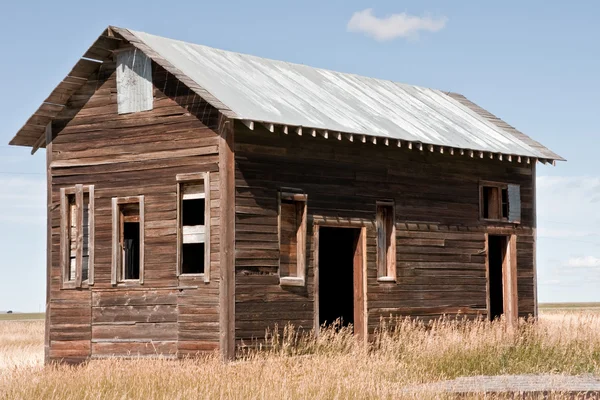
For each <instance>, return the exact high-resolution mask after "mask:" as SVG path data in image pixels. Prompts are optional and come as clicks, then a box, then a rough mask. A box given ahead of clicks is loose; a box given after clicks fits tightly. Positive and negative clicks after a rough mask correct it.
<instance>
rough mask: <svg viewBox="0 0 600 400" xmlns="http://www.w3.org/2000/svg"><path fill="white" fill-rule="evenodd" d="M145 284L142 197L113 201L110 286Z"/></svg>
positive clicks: (121, 198) (117, 198)
mask: <svg viewBox="0 0 600 400" xmlns="http://www.w3.org/2000/svg"><path fill="white" fill-rule="evenodd" d="M122 282H134V283H139V284H143V283H144V196H133V197H113V199H112V266H111V283H112V284H113V285H116V284H118V283H122Z"/></svg>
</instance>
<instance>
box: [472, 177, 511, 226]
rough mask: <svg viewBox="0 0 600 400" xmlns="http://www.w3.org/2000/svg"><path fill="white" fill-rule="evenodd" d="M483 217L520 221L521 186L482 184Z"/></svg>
mask: <svg viewBox="0 0 600 400" xmlns="http://www.w3.org/2000/svg"><path fill="white" fill-rule="evenodd" d="M480 192H481V204H480V205H481V218H482V219H485V220H491V221H507V222H513V223H518V222H520V220H521V192H520V186H519V185H514V184H502V183H484V184H482V185H481V189H480Z"/></svg>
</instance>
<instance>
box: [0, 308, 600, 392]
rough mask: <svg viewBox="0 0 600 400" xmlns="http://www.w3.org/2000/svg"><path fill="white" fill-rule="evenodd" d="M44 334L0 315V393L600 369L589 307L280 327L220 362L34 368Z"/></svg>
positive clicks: (275, 385) (250, 387)
mask: <svg viewBox="0 0 600 400" xmlns="http://www.w3.org/2000/svg"><path fill="white" fill-rule="evenodd" d="M43 336H44V329H43V321H41V320H40V321H3V322H0V399H31V398H35V399H61V400H62V399H86V398H87V399H92V398H93V399H97V398H102V399H188V398H239V399H263V398H264V399H271V398H272V399H281V398H294V399H296V398H301V399H302V398H311V399H312V398H361V399H363V398H406V397H411V398H422V397H423V395H422V394H421V395H411V394H407V393H406V392H405V391H404V388H405V387H406V386H407V385H411V384H416V383H424V382H433V381H439V380H445V379H452V378H455V377H458V376H474V375H500V374H540V373H553V374H573V375H575V374H582V373H592V374H595V375H599V374H600V315H598V314H595V313H587V312H567V313H564V312H558V313H557V312H545V313H543V314H542V317H541V318H540V321H539V322H537V323H531V322H524V323H522V324H521V326H520V327H519V328H518V329H516V330H511V329H510V328H508V327H507V326H506V325H504V324H503V323H502V322H493V323H490V322H487V321H472V322H455V321H453V320H450V319H445V320H440V321H434V322H432V323H429V324H423V323H418V322H414V321H408V320H400V321H397V324H396V325H395V326H394V327H393V328H392V327H389V326H388V327H385V326H384V327H383V329H382V330H381V332H380V333H379V334H378V335H377V339H376V340H375V342H374V343H372V344H371V345H370V346H369V347H367V346H364V345H362V344H360V343H358V342H357V341H356V340H355V338H354V337H353V336H352V335H351V333H350V332H349V331H348V330H344V329H342V330H341V331H339V332H336V331H334V330H329V331H326V332H324V333H323V334H322V335H320V336H319V337H318V338H315V337H312V336H302V335H299V334H297V333H296V332H295V331H294V330H293V329H287V330H286V332H285V333H284V334H283V335H279V336H277V335H276V336H270V337H269V338H268V341H267V343H268V344H269V346H268V348H267V349H265V348H263V349H262V350H260V351H250V352H248V353H247V354H246V355H244V356H243V357H241V358H240V359H239V360H238V361H236V362H234V363H228V364H224V363H222V362H221V361H220V359H219V357H218V356H213V357H208V358H205V359H190V360H183V361H171V360H166V359H136V360H94V361H91V362H89V363H86V364H83V365H80V366H75V367H73V366H51V367H46V368H41V367H40V366H41V363H42V360H43ZM428 396H429V394H428ZM429 397H431V396H429ZM433 397H440V396H439V395H437V394H436V395H435V396H433ZM442 397H443V396H442ZM555 398H557V397H555Z"/></svg>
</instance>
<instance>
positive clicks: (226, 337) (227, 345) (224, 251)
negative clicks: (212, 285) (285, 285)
mask: <svg viewBox="0 0 600 400" xmlns="http://www.w3.org/2000/svg"><path fill="white" fill-rule="evenodd" d="M219 137H220V141H219V177H220V180H219V191H220V199H221V215H220V230H221V238H220V243H219V246H220V247H219V250H220V271H221V274H220V282H219V303H220V315H219V321H220V331H221V333H220V345H221V354H222V356H223V358H224V359H226V360H231V359H233V358H234V357H235V156H234V121H232V120H230V119H228V118H226V117H224V116H223V115H221V116H220V117H219Z"/></svg>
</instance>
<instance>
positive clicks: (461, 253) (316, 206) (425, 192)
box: [235, 124, 534, 342]
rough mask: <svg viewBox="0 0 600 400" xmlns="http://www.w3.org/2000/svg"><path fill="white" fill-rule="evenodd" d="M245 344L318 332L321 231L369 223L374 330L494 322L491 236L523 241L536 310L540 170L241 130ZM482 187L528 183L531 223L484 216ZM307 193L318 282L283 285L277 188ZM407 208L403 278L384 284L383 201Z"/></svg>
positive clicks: (527, 301) (239, 307)
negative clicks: (379, 248)
mask: <svg viewBox="0 0 600 400" xmlns="http://www.w3.org/2000/svg"><path fill="white" fill-rule="evenodd" d="M236 126H237V128H236V146H235V150H236V243H235V246H236V305H235V307H236V338H237V340H238V341H240V340H243V341H246V342H247V341H248V340H250V339H252V338H262V337H264V332H265V329H266V328H269V327H273V326H274V324H278V325H279V327H282V326H284V325H285V324H286V323H287V322H291V323H292V324H294V325H295V326H300V327H303V328H312V327H313V324H314V307H313V305H314V303H313V300H314V298H313V297H314V296H313V295H314V267H315V260H314V250H315V243H314V239H313V234H314V223H315V221H317V222H323V221H325V220H327V221H328V222H331V223H334V224H335V223H336V222H341V223H348V222H352V223H358V224H364V225H365V226H366V227H367V269H368V271H367V272H368V273H367V275H368V277H367V285H368V286H367V307H368V327H369V331H370V332H372V331H373V329H374V328H375V327H376V326H377V325H378V324H379V321H380V318H382V317H388V316H390V315H410V316H413V317H424V318H432V317H438V316H440V315H442V314H444V313H452V314H453V313H458V312H461V313H462V314H465V315H469V316H475V315H477V314H484V315H485V314H486V265H485V258H486V255H485V254H484V248H485V233H486V232H496V233H500V232H503V233H515V234H517V235H518V238H517V248H518V255H517V257H518V295H519V304H518V307H519V314H520V315H521V316H526V315H528V314H533V313H534V276H533V266H534V262H533V254H534V253H533V251H534V244H533V232H534V231H533V229H532V227H533V224H534V211H533V196H534V193H533V190H532V178H533V177H532V166H531V165H527V164H524V163H516V162H512V163H511V162H507V161H498V160H489V159H483V160H482V159H478V158H474V159H472V158H470V157H469V156H467V155H464V156H460V155H453V156H451V155H449V154H439V153H430V152H429V151H419V150H409V149H406V148H397V147H396V146H391V145H390V146H389V147H386V146H385V145H383V144H377V145H373V144H371V143H360V142H359V141H358V139H355V142H352V143H351V142H349V141H348V140H346V139H343V140H342V141H338V140H337V139H334V138H329V139H324V138H322V137H320V136H318V137H311V136H310V135H306V133H305V135H304V136H298V135H296V134H295V133H290V134H289V135H285V134H283V133H271V132H268V131H267V130H266V129H264V128H263V127H260V126H258V125H257V128H256V130H255V131H253V132H251V131H249V130H248V129H247V128H246V127H245V126H243V125H242V124H238V125H236ZM479 180H489V181H499V182H510V183H516V184H520V185H521V194H522V197H521V200H522V207H523V209H522V223H521V224H520V225H519V226H518V227H516V228H515V227H514V226H513V225H509V224H496V225H495V226H494V225H491V224H489V223H485V222H482V221H480V219H479ZM280 187H292V188H298V189H302V190H304V191H305V192H306V193H307V195H308V232H307V238H308V240H307V263H308V270H307V284H306V287H282V286H280V285H279V280H278V276H277V265H278V259H279V248H278V243H277V240H278V239H277V190H278V189H279V188H280ZM384 199H393V200H394V201H395V204H396V244H397V247H396V249H397V250H396V254H397V277H398V279H397V282H396V283H384V282H382V283H380V282H378V281H377V265H376V231H375V210H376V206H375V204H376V201H377V200H384Z"/></svg>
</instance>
